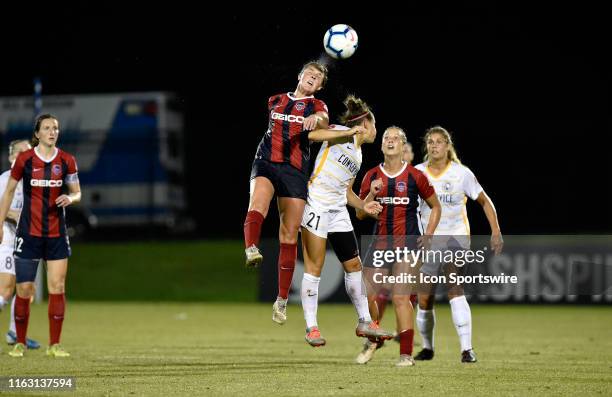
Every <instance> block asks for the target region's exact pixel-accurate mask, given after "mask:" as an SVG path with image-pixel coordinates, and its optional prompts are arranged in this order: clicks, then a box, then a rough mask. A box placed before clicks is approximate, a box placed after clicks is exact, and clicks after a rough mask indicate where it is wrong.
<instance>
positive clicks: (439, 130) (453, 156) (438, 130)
mask: <svg viewBox="0 0 612 397" xmlns="http://www.w3.org/2000/svg"><path fill="white" fill-rule="evenodd" d="M433 134H440V135H442V136H443V137H444V140H445V141H446V143H447V144H448V146H449V149H448V160H450V161H454V162H455V163H458V164H461V160H459V157H458V156H457V151H456V150H455V145H454V144H453V138H452V136H451V134H450V132H448V131H447V130H446V129H445V128H443V127H440V126H439V125H436V126H434V127H431V128H429V129H428V130H427V131H425V136H424V137H423V154H424V155H425V157H424V159H425V162H428V161H429V154H428V153H427V140H428V139H429V138H430V137H431V136H432V135H433Z"/></svg>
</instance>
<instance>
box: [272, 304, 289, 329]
mask: <svg viewBox="0 0 612 397" xmlns="http://www.w3.org/2000/svg"><path fill="white" fill-rule="evenodd" d="M272 321H274V322H275V323H278V324H280V325H283V324H285V321H287V299H283V298H276V302H274V305H272Z"/></svg>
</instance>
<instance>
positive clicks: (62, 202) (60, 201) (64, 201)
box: [55, 194, 72, 208]
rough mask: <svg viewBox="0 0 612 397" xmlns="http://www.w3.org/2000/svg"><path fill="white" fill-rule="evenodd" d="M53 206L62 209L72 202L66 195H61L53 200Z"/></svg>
mask: <svg viewBox="0 0 612 397" xmlns="http://www.w3.org/2000/svg"><path fill="white" fill-rule="evenodd" d="M55 204H57V206H58V207H61V208H64V207H68V206H69V205H70V204H72V200H71V199H70V197H68V195H66V194H62V195H61V196H59V197H58V198H57V199H56V200H55Z"/></svg>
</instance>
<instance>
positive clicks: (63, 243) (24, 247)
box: [14, 235, 72, 261]
mask: <svg viewBox="0 0 612 397" xmlns="http://www.w3.org/2000/svg"><path fill="white" fill-rule="evenodd" d="M71 253H72V250H71V249H70V240H68V236H62V237H34V236H30V235H24V236H17V237H16V238H15V252H14V255H15V256H16V257H18V258H22V259H44V260H49V261H53V260H59V259H66V258H68V257H69V256H70V254H71Z"/></svg>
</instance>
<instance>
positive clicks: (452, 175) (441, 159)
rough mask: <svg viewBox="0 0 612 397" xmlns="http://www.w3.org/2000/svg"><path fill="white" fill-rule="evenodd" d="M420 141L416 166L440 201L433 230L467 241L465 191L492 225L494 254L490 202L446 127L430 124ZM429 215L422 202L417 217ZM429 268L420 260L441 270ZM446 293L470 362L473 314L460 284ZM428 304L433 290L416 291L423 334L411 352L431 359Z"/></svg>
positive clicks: (497, 244)
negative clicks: (422, 154) (422, 156)
mask: <svg viewBox="0 0 612 397" xmlns="http://www.w3.org/2000/svg"><path fill="white" fill-rule="evenodd" d="M423 141H424V152H425V162H423V163H421V164H419V165H417V166H416V168H417V169H419V170H421V171H423V172H424V173H425V174H426V175H427V177H428V178H429V181H430V182H431V183H432V185H433V186H434V188H435V190H436V193H437V195H438V196H439V199H440V202H441V203H442V217H441V219H440V223H439V225H438V227H437V229H436V232H435V234H436V235H443V236H449V237H453V238H454V239H455V240H456V241H457V242H458V244H459V245H460V246H462V248H463V249H467V248H468V247H467V246H466V245H469V242H468V240H469V237H468V236H469V235H470V225H469V223H468V218H467V211H466V207H465V203H466V201H467V197H470V198H471V199H472V200H476V201H477V202H478V203H479V204H480V205H482V209H483V210H484V213H485V215H486V217H487V219H488V221H489V225H490V226H491V248H492V249H493V251H494V252H495V253H496V254H499V253H500V252H501V250H502V247H503V239H502V234H501V230H500V228H499V222H498V221H497V213H496V211H495V207H494V206H493V202H492V201H491V199H490V198H489V196H487V194H486V193H485V192H484V190H483V189H482V187H481V186H480V184H479V183H478V181H477V180H476V177H475V176H474V174H473V173H472V171H470V169H469V168H467V167H466V166H464V165H462V164H461V161H459V158H458V157H457V152H456V151H455V146H454V145H453V140H452V138H451V135H450V134H449V132H448V131H447V130H445V129H444V128H442V127H440V126H436V127H432V128H430V129H428V130H427V132H426V133H425V137H424V138H423ZM430 219H431V211H430V210H429V208H427V207H425V206H423V208H422V209H421V221H422V222H423V225H424V227H425V226H426V225H428V223H429V221H430ZM428 268H429V266H427V265H424V266H423V268H422V271H423V272H424V273H428V272H430V273H437V272H439V271H441V270H444V269H440V268H439V267H438V268H436V269H434V270H433V271H432V270H428ZM431 275H438V274H431ZM432 287H434V288H435V286H432ZM448 299H449V303H450V307H451V314H452V319H453V323H454V324H455V328H456V330H457V334H458V335H459V342H460V344H461V362H464V363H474V362H476V355H475V354H474V351H473V350H472V314H471V312H470V306H469V304H468V302H467V300H466V298H465V295H464V294H463V288H462V287H461V286H457V285H453V286H452V287H451V288H449V291H448ZM433 307H434V291H433V290H432V291H431V292H430V293H429V294H427V293H419V308H418V311H417V317H416V323H417V327H418V329H419V333H420V334H421V337H422V339H423V349H422V350H421V351H420V352H419V353H418V354H417V355H416V356H415V359H416V360H431V359H432V358H433V356H434V340H433V330H434V325H435V321H436V320H435V313H434V310H433Z"/></svg>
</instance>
